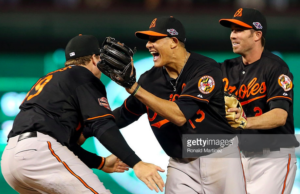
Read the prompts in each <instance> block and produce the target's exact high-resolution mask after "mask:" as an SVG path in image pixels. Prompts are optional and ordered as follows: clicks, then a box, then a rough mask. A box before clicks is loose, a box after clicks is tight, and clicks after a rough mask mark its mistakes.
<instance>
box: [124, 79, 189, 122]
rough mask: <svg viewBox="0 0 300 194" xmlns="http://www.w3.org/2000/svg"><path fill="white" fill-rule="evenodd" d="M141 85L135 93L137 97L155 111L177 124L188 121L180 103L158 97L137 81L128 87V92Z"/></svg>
mask: <svg viewBox="0 0 300 194" xmlns="http://www.w3.org/2000/svg"><path fill="white" fill-rule="evenodd" d="M137 87H139V89H138V91H137V92H136V94H135V97H136V98H137V99H139V100H140V101H141V102H142V103H143V104H145V105H146V106H148V107H149V108H150V109H151V110H153V111H155V112H156V113H157V114H159V115H160V116H162V117H163V118H166V119H168V120H169V121H170V122H172V123H174V124H175V125H178V126H182V125H184V123H186V118H185V116H184V115H183V113H182V112H181V110H180V109H179V107H178V105H177V104H176V103H175V102H172V101H168V100H164V99H161V98H158V97H156V96H155V95H153V94H151V93H150V92H148V91H146V90H145V89H143V88H142V87H141V86H139V85H138V84H137V83H135V84H134V85H133V86H132V87H131V89H127V88H126V90H127V92H128V93H130V94H132V93H133V92H134V90H135V89H137Z"/></svg>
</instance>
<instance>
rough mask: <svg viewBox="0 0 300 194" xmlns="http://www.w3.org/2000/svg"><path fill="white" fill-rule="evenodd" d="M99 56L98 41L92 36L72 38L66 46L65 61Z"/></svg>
mask: <svg viewBox="0 0 300 194" xmlns="http://www.w3.org/2000/svg"><path fill="white" fill-rule="evenodd" d="M93 54H96V55H100V47H99V42H98V39H97V38H96V37H95V36H92V35H81V34H79V35H78V36H75V37H74V38H72V39H71V40H70V41H69V43H68V44H67V46H66V49H65V56H66V60H70V59H76V58H78V57H84V56H88V55H93Z"/></svg>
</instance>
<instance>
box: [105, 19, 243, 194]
mask: <svg viewBox="0 0 300 194" xmlns="http://www.w3.org/2000/svg"><path fill="white" fill-rule="evenodd" d="M136 36H137V37H138V38H141V39H146V40H148V43H147V45H146V47H147V49H148V50H149V52H150V53H151V54H152V55H153V62H154V67H153V68H151V69H150V70H149V71H147V72H145V73H144V74H142V75H141V77H140V79H139V81H138V83H136V82H134V83H132V86H129V87H126V90H127V92H129V93H130V94H131V96H130V97H129V98H127V99H126V100H125V101H124V103H123V105H122V106H121V107H119V108H117V109H115V110H114V111H113V114H114V116H115V118H116V122H117V125H118V126H119V127H120V128H122V127H125V126H127V125H129V124H131V123H132V122H134V121H136V120H137V119H138V118H139V117H140V116H141V115H143V114H145V113H146V114H147V115H148V119H149V124H150V125H151V128H152V130H153V133H154V134H155V136H156V138H157V140H158V142H159V143H160V145H161V146H162V148H163V149H164V151H165V152H166V153H167V154H168V155H169V156H170V161H169V165H168V174H167V182H166V194H187V193H188V194H196V193H198V194H200V193H201V194H203V193H206V194H243V193H244V194H245V193H246V188H245V180H244V177H243V169H242V165H241V160H240V153H239V150H238V147H237V139H236V138H235V136H236V134H235V131H234V130H233V129H232V128H231V127H230V126H229V125H228V123H227V121H226V119H225V110H224V106H225V105H224V94H223V84H222V72H221V70H220V67H219V65H218V64H217V63H216V62H215V61H214V60H212V59H210V58H208V57H205V56H202V55H199V54H196V53H192V52H189V51H187V50H186V49H185V46H184V44H185V40H186V37H185V29H184V27H183V25H182V23H181V22H180V21H179V20H177V19H175V18H174V17H172V16H171V17H159V18H155V19H154V20H153V21H152V23H151V25H150V27H149V30H148V31H138V32H136ZM104 53H105V51H104ZM107 53H108V52H107ZM111 53H113V52H111ZM106 63H110V61H108V60H106V59H105V58H103V59H102V61H101V62H100V63H99V66H100V69H101V67H102V68H105V67H106ZM109 72H114V71H112V70H111V71H109ZM108 76H110V77H111V78H112V79H113V80H115V81H116V82H117V83H119V84H120V85H122V81H120V80H122V77H118V76H117V77H114V75H111V74H109V73H108ZM123 85H124V84H123ZM183 134H227V135H228V137H229V139H233V145H231V146H228V147H226V148H224V149H223V150H222V153H220V154H218V153H212V154H209V155H205V154H204V153H203V156H201V157H199V158H196V159H195V158H183V157H182V152H183V148H182V139H181V138H182V135H183ZM228 175H229V177H228ZM149 184H151V185H154V183H153V182H152V181H150V182H149Z"/></svg>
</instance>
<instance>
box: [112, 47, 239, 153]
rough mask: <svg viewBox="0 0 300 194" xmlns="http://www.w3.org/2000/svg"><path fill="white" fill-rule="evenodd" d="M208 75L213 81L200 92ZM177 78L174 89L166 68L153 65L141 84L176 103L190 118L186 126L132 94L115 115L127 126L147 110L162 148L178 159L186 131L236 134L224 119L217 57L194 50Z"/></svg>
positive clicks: (155, 93) (223, 104)
mask: <svg viewBox="0 0 300 194" xmlns="http://www.w3.org/2000/svg"><path fill="white" fill-rule="evenodd" d="M205 76H210V77H211V78H212V79H213V80H214V83H213V82H211V81H212V80H211V79H207V80H205V82H206V81H207V83H206V84H207V85H206V86H207V88H206V92H205V93H206V94H205V93H202V92H201V90H203V91H205V87H204V88H202V89H201V90H200V89H199V87H198V83H199V81H200V80H201V78H204V77H205ZM177 79H178V83H177V85H176V91H174V88H173V86H172V84H171V83H170V79H169V78H168V76H166V75H165V70H164V69H163V68H162V67H159V68H156V67H153V68H152V69H150V70H149V71H147V72H145V73H144V74H143V75H141V77H140V79H139V84H140V85H141V86H142V87H143V88H144V89H145V90H147V91H148V92H150V93H152V94H154V95H155V96H157V97H159V98H162V99H165V100H169V101H173V102H175V103H177V105H178V106H179V108H180V109H181V110H182V112H183V114H184V115H185V117H186V118H187V119H188V120H187V122H186V123H185V124H184V125H183V126H181V127H179V126H177V125H175V124H173V123H171V122H169V121H168V120H166V119H165V118H163V117H161V116H160V115H158V114H157V113H155V112H154V111H152V110H151V109H150V108H148V107H146V106H145V105H143V104H142V103H141V102H140V101H139V100H137V99H136V98H135V97H133V96H130V97H128V98H127V99H126V101H125V102H124V104H123V105H122V106H121V108H120V109H118V111H120V112H118V114H114V115H115V118H116V120H117V122H118V120H120V119H123V120H126V121H125V122H123V121H122V123H126V125H128V123H131V122H134V121H135V120H137V119H138V118H139V117H140V116H141V115H142V114H144V113H147V114H148V120H149V124H150V125H151V128H152V131H153V133H154V135H155V136H156V138H157V140H158V142H159V143H160V145H161V147H162V148H163V149H164V151H165V152H166V153H167V154H168V155H169V156H171V157H176V158H182V139H181V137H182V135H183V134H228V137H229V138H233V137H234V136H236V132H235V131H234V130H233V129H232V128H231V127H230V126H229V124H228V123H227V120H226V119H225V102H224V94H223V93H224V92H223V90H224V89H223V84H222V72H221V70H220V67H219V65H218V64H217V63H216V62H215V61H214V60H212V59H210V58H207V57H205V56H202V55H199V54H196V53H191V55H190V57H189V59H188V61H187V63H186V65H185V67H184V69H183V71H182V74H181V75H180V77H178V78H177ZM202 80H203V79H202ZM200 82H201V81H200ZM149 83H151V84H149ZM174 84H175V83H174ZM174 84H173V85H174ZM207 101H208V102H207ZM162 106H163V104H162ZM188 107H190V108H188ZM196 107H197V108H196ZM115 111H116V110H115ZM206 154H207V153H203V155H206Z"/></svg>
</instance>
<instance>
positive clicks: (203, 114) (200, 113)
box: [195, 109, 205, 123]
mask: <svg viewBox="0 0 300 194" xmlns="http://www.w3.org/2000/svg"><path fill="white" fill-rule="evenodd" d="M197 115H201V117H200V118H198V119H196V120H195V121H196V122H197V123H200V122H202V121H203V120H204V119H205V113H204V112H203V111H202V110H200V109H199V110H198V111H197Z"/></svg>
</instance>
